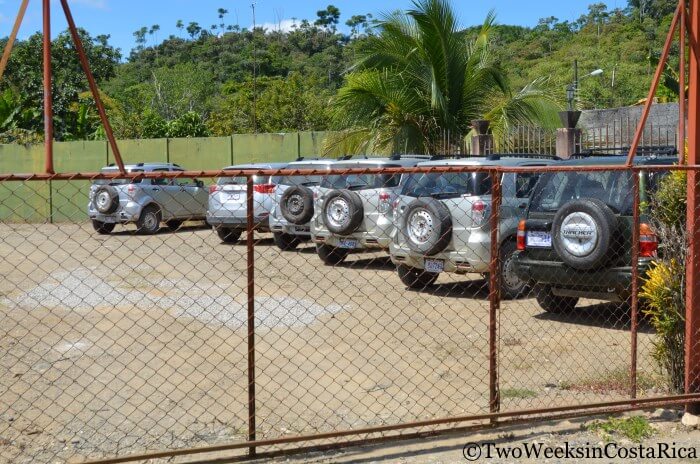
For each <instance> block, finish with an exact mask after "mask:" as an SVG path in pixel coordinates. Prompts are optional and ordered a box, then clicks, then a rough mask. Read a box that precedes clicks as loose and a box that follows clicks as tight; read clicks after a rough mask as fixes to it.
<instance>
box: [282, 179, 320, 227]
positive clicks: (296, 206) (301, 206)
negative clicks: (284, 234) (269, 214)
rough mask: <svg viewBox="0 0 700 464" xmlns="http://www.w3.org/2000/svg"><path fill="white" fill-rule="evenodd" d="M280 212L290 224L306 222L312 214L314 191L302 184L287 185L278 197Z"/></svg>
mask: <svg viewBox="0 0 700 464" xmlns="http://www.w3.org/2000/svg"><path fill="white" fill-rule="evenodd" d="M280 212H281V213H282V216H283V217H284V218H285V219H286V220H287V221H289V222H290V223H291V224H298V225H301V224H306V223H308V222H309V221H311V218H312V217H313V215H314V192H313V191H312V190H311V189H310V188H308V187H304V186H303V185H295V186H292V187H289V188H288V189H287V190H285V191H284V193H283V194H282V198H280Z"/></svg>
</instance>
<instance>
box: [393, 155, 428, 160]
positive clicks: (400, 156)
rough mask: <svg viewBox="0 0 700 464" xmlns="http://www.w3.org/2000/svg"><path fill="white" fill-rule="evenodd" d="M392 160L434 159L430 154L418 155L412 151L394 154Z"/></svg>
mask: <svg viewBox="0 0 700 464" xmlns="http://www.w3.org/2000/svg"><path fill="white" fill-rule="evenodd" d="M389 159H390V160H392V161H398V160H402V159H424V160H429V159H432V157H431V156H430V155H417V154H412V153H403V154H401V153H396V154H394V155H391V156H390V157H389Z"/></svg>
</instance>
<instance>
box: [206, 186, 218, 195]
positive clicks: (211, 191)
mask: <svg viewBox="0 0 700 464" xmlns="http://www.w3.org/2000/svg"><path fill="white" fill-rule="evenodd" d="M219 190H221V186H219V185H217V184H213V185H210V186H209V194H210V195H211V194H212V193H216V192H218V191H219Z"/></svg>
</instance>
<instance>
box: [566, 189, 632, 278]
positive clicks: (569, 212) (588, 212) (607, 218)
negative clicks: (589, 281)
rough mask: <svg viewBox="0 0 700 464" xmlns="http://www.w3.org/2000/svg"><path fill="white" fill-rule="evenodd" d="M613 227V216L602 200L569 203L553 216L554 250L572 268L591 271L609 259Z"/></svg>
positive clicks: (583, 200) (615, 227) (615, 219)
mask: <svg viewBox="0 0 700 464" xmlns="http://www.w3.org/2000/svg"><path fill="white" fill-rule="evenodd" d="M617 226H618V222H617V217H616V216H615V213H613V212H612V210H611V209H610V208H609V207H608V205H606V204H605V203H603V202H602V201H600V200H597V199H593V198H583V199H579V200H573V201H570V202H569V203H566V204H565V205H564V206H562V207H561V208H560V209H559V211H558V212H557V214H556V215H555V216H554V221H553V223H552V243H553V245H554V250H555V251H556V252H557V254H558V255H559V257H560V258H561V260H562V261H563V262H564V263H565V264H567V265H569V266H571V267H572V268H574V269H580V270H582V271H586V270H590V269H594V268H596V267H598V266H601V265H603V264H604V263H605V261H606V260H607V259H608V258H609V256H610V253H609V251H610V248H611V246H612V243H613V234H615V232H616V231H617Z"/></svg>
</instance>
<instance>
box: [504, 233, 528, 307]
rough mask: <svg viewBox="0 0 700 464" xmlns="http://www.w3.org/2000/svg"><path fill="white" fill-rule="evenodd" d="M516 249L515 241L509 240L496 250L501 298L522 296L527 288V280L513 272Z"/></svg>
mask: <svg viewBox="0 0 700 464" xmlns="http://www.w3.org/2000/svg"><path fill="white" fill-rule="evenodd" d="M517 250H518V249H517V246H516V244H515V242H513V241H510V240H509V241H507V242H504V243H502V244H501V247H500V249H499V251H498V255H499V266H500V269H501V275H500V283H501V296H502V297H503V298H508V299H515V298H518V297H520V296H522V295H523V293H525V291H526V290H527V284H528V283H527V281H524V280H522V279H521V278H520V277H518V276H517V274H515V269H514V257H515V252H516V251H517Z"/></svg>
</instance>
